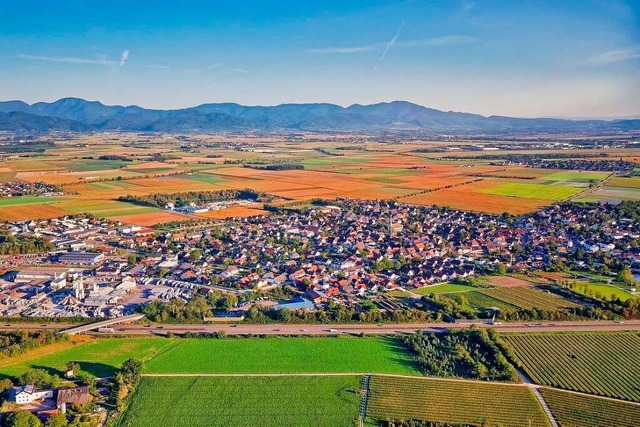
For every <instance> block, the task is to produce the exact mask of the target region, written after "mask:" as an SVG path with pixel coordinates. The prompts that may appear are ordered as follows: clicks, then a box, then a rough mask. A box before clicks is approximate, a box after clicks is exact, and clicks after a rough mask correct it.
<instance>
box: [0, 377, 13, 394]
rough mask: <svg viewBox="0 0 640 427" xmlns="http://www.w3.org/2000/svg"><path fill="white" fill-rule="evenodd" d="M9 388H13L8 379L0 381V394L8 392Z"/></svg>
mask: <svg viewBox="0 0 640 427" xmlns="http://www.w3.org/2000/svg"><path fill="white" fill-rule="evenodd" d="M11 387H13V381H11V380H10V379H9V378H5V379H3V380H0V394H2V393H4V392H5V391H7V390H9V389H10V388H11Z"/></svg>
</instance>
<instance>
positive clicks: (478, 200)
mask: <svg viewBox="0 0 640 427" xmlns="http://www.w3.org/2000/svg"><path fill="white" fill-rule="evenodd" d="M486 188H488V187H487V186H486V184H485V183H477V184H470V185H463V186H460V187H454V188H451V189H446V190H441V191H435V192H432V193H426V194H420V195H416V196H411V197H406V198H403V199H402V202H405V203H412V204H416V205H433V204H437V205H440V206H448V207H450V208H454V209H468V210H472V211H479V212H488V213H494V214H502V213H504V212H510V213H512V214H523V213H528V212H532V211H534V210H536V209H538V208H540V207H542V206H546V205H548V204H549V201H548V200H541V199H533V198H523V197H509V196H504V195H496V194H488V193H483V192H482V191H483V189H486Z"/></svg>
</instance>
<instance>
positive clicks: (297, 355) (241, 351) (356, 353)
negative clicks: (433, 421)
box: [146, 337, 419, 375]
mask: <svg viewBox="0 0 640 427" xmlns="http://www.w3.org/2000/svg"><path fill="white" fill-rule="evenodd" d="M401 345H402V344H401V343H400V342H399V341H398V340H396V339H394V338H387V337H384V338H260V339H258V338H256V339H184V340H180V341H179V342H178V343H177V345H176V346H173V347H171V348H170V349H169V350H168V351H165V352H163V353H162V354H160V355H158V356H157V357H155V358H153V359H151V360H149V361H148V362H147V363H146V372H148V373H157V374H162V373H184V374H205V373H209V374H218V373H220V374H224V373H234V374H236V373H258V374H263V373H314V372H328V373H335V372H354V373H364V372H382V373H396V374H416V375H417V374H419V371H418V368H417V366H415V365H414V363H413V359H412V357H411V356H410V355H409V354H408V353H407V352H406V351H405V350H404V348H403V347H401Z"/></svg>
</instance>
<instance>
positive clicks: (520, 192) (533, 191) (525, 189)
mask: <svg viewBox="0 0 640 427" xmlns="http://www.w3.org/2000/svg"><path fill="white" fill-rule="evenodd" d="M480 192H481V193H484V194H496V195H500V196H511V197H521V198H525V199H538V200H549V201H557V200H563V199H566V198H569V197H571V196H573V195H575V194H578V193H579V192H580V189H578V188H575V187H568V186H563V185H545V184H529V183H521V182H505V183H502V184H497V185H495V186H494V187H490V188H486V189H483V190H480Z"/></svg>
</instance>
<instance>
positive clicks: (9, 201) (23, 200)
mask: <svg viewBox="0 0 640 427" xmlns="http://www.w3.org/2000/svg"><path fill="white" fill-rule="evenodd" d="M60 200H62V199H60V198H58V197H5V198H0V207H4V206H18V205H36V204H39V203H47V204H49V203H55V202H59V201H60Z"/></svg>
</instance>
